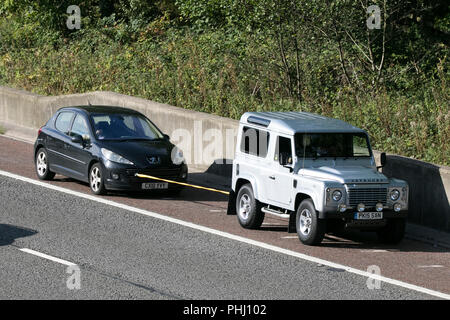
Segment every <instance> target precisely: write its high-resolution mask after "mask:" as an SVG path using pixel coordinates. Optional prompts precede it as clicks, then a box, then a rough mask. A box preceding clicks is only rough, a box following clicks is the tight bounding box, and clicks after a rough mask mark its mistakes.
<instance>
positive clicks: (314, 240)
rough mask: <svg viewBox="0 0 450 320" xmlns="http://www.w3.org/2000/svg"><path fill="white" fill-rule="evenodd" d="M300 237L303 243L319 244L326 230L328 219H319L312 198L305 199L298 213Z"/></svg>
mask: <svg viewBox="0 0 450 320" xmlns="http://www.w3.org/2000/svg"><path fill="white" fill-rule="evenodd" d="M296 228H297V234H298V238H299V239H300V241H301V242H302V243H303V244H306V245H317V244H320V243H321V242H322V239H323V237H324V235H325V230H326V221H325V220H323V219H319V217H318V214H317V211H316V208H315V207H314V203H313V202H312V200H311V199H306V200H303V201H302V203H300V205H299V206H298V209H297V215H296Z"/></svg>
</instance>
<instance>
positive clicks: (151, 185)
mask: <svg viewBox="0 0 450 320" xmlns="http://www.w3.org/2000/svg"><path fill="white" fill-rule="evenodd" d="M167 188H169V184H168V183H167V182H148V183H143V184H142V189H145V190H152V189H167Z"/></svg>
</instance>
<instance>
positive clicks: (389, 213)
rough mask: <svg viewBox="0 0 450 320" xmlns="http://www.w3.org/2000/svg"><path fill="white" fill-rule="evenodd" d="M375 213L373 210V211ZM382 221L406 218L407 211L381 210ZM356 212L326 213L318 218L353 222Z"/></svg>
mask: <svg viewBox="0 0 450 320" xmlns="http://www.w3.org/2000/svg"><path fill="white" fill-rule="evenodd" d="M366 211H367V212H372V210H366ZM373 211H375V210H373ZM382 212H383V219H395V218H406V217H407V216H408V211H407V210H403V211H399V212H395V211H394V210H387V209H385V210H383V211H382ZM355 213H356V210H347V211H345V212H326V213H324V214H323V216H322V217H320V216H319V217H320V218H325V219H345V220H354V216H355Z"/></svg>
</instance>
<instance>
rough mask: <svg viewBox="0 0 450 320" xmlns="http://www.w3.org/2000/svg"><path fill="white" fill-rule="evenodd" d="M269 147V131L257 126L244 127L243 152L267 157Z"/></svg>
mask: <svg viewBox="0 0 450 320" xmlns="http://www.w3.org/2000/svg"><path fill="white" fill-rule="evenodd" d="M268 147H269V133H268V132H267V131H263V130H258V129H255V128H249V127H244V129H243V132H242V140H241V152H244V153H248V154H251V155H254V156H258V157H262V158H265V157H266V156H267V149H268Z"/></svg>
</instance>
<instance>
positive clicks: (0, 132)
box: [0, 126, 6, 134]
mask: <svg viewBox="0 0 450 320" xmlns="http://www.w3.org/2000/svg"><path fill="white" fill-rule="evenodd" d="M5 132H6V130H5V129H4V128H3V127H2V126H0V134H4V133H5Z"/></svg>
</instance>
